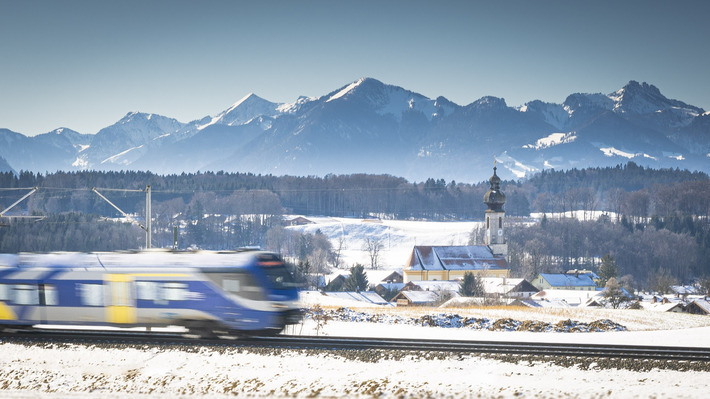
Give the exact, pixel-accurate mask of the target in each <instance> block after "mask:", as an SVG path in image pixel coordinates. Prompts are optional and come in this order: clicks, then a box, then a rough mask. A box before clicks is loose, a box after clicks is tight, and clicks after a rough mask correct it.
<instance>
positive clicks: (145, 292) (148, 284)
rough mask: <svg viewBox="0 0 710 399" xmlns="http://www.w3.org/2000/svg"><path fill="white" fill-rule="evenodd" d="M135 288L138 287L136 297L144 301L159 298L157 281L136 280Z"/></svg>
mask: <svg viewBox="0 0 710 399" xmlns="http://www.w3.org/2000/svg"><path fill="white" fill-rule="evenodd" d="M136 288H137V289H138V299H141V300H144V301H157V300H159V299H160V297H159V296H158V283H156V282H154V281H136Z"/></svg>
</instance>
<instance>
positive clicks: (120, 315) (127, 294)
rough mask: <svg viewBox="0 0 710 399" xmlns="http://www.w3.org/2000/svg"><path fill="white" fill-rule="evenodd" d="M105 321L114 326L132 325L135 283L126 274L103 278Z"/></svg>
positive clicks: (135, 316)
mask: <svg viewBox="0 0 710 399" xmlns="http://www.w3.org/2000/svg"><path fill="white" fill-rule="evenodd" d="M104 287H105V290H106V291H105V292H106V302H105V303H106V321H107V322H109V323H114V324H134V323H135V322H136V320H137V315H136V296H135V281H134V280H133V276H130V275H127V274H107V275H105V276H104Z"/></svg>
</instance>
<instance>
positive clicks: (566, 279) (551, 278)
mask: <svg viewBox="0 0 710 399" xmlns="http://www.w3.org/2000/svg"><path fill="white" fill-rule="evenodd" d="M540 277H542V278H543V279H545V280H546V281H547V282H548V283H549V284H550V286H552V287H596V286H597V285H596V284H595V283H594V280H592V277H591V276H590V275H588V274H579V275H574V274H563V273H540Z"/></svg>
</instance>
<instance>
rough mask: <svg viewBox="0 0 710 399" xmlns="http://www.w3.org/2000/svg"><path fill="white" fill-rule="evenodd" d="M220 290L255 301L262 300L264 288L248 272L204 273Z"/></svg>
mask: <svg viewBox="0 0 710 399" xmlns="http://www.w3.org/2000/svg"><path fill="white" fill-rule="evenodd" d="M205 275H206V276H207V277H208V278H209V279H210V280H212V281H213V282H214V283H215V284H217V286H218V287H221V289H222V290H224V291H226V292H228V293H230V294H233V295H238V296H240V297H242V298H246V299H251V300H255V301H263V300H264V299H265V298H264V290H263V289H262V287H261V286H260V285H259V283H258V282H257V281H256V280H255V279H254V276H252V275H251V274H249V273H246V272H242V271H239V272H230V273H205Z"/></svg>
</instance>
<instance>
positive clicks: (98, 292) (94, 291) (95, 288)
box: [79, 284, 104, 306]
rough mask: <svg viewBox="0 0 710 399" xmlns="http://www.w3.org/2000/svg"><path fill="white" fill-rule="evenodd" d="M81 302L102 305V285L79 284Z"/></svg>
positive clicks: (89, 304)
mask: <svg viewBox="0 0 710 399" xmlns="http://www.w3.org/2000/svg"><path fill="white" fill-rule="evenodd" d="M79 296H80V297H81V303H82V304H83V305H86V306H103V305H104V286H103V285H101V284H79Z"/></svg>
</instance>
